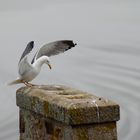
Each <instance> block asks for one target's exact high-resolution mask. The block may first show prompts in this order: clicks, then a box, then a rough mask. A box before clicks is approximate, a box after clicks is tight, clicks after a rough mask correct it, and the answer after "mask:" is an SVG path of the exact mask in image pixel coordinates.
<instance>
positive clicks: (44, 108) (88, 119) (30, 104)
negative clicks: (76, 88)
mask: <svg viewBox="0 0 140 140" xmlns="http://www.w3.org/2000/svg"><path fill="white" fill-rule="evenodd" d="M24 92H25V91H24ZM28 92H29V91H27V93H28ZM16 97H17V106H19V107H21V108H24V109H27V110H31V111H34V112H36V113H38V114H41V115H43V116H45V117H49V118H52V119H55V120H57V121H61V122H63V123H66V124H70V125H76V124H87V123H101V122H111V121H118V120H119V117H120V116H119V105H117V104H115V105H112V106H108V107H100V106H99V108H98V110H97V108H93V107H91V108H88V112H87V109H86V108H76V109H74V108H69V109H67V108H64V107H62V106H58V105H55V104H51V103H49V102H47V101H46V100H43V99H41V98H38V97H36V96H34V97H33V96H31V97H30V96H28V95H26V94H22V91H18V92H17V96H16ZM89 110H91V111H89ZM98 111H99V112H98Z"/></svg>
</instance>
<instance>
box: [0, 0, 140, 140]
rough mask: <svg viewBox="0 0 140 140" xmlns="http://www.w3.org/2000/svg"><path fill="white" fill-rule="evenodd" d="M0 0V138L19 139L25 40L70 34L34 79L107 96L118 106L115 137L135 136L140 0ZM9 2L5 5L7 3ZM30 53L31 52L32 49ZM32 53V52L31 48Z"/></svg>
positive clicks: (43, 40)
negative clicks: (69, 45)
mask: <svg viewBox="0 0 140 140" xmlns="http://www.w3.org/2000/svg"><path fill="white" fill-rule="evenodd" d="M8 3H9V4H8V5H7V2H6V1H5V2H0V36H1V38H0V44H1V51H0V58H1V61H0V65H1V68H0V72H1V75H0V77H1V78H0V82H1V87H0V92H1V94H0V111H1V115H0V140H16V139H18V107H17V106H16V101H15V91H16V90H17V89H18V88H19V87H20V86H21V85H18V86H12V87H7V86H5V83H6V82H8V81H11V80H13V79H15V78H16V77H17V75H18V73H17V63H18V59H19V58H20V55H21V53H22V51H23V50H24V48H25V46H26V44H27V43H28V41H31V40H34V41H35V46H36V47H35V50H37V48H38V47H40V46H41V45H43V44H44V43H46V42H50V41H54V40H59V39H73V40H74V41H75V42H77V43H78V45H77V46H76V47H75V48H73V49H72V50H70V51H68V52H66V53H65V54H62V55H60V56H56V57H52V58H51V63H52V66H53V69H52V70H51V71H50V70H49V69H48V67H47V66H43V68H42V71H41V73H40V75H39V76H38V77H37V78H36V79H35V80H34V81H33V82H34V83H38V84H64V85H67V86H71V87H76V88H78V89H81V90H84V91H89V92H91V93H93V94H96V95H98V96H101V97H104V98H107V99H111V100H113V101H115V102H117V103H119V105H120V107H121V120H120V121H119V122H118V124H117V128H118V136H119V139H120V140H132V139H134V140H139V137H140V134H139V133H140V125H139V124H140V119H139V118H140V113H139V107H140V93H139V91H140V65H139V62H140V55H139V54H140V39H139V37H140V16H139V15H140V8H139V7H140V3H139V1H136V0H133V1H132V0H128V1H126V0H123V1H121V0H117V1H116V0H114V1H112V0H100V1H99V0H98V1H96V0H94V1H93V0H87V1H86V2H84V1H81V0H77V1H76V2H75V1H74V0H71V1H68V2H66V1H64V0H60V1H59V2H56V1H55V0H53V1H43V0H41V1H36V2H34V1H30V2H29V1H24V2H19V1H17V0H14V1H12V2H11V3H10V2H8ZM9 5H10V6H9ZM34 52H35V51H34ZM34 52H33V53H34Z"/></svg>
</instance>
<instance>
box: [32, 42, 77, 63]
mask: <svg viewBox="0 0 140 140" xmlns="http://www.w3.org/2000/svg"><path fill="white" fill-rule="evenodd" d="M75 45H77V44H74V43H73V41H72V40H59V41H55V42H51V43H48V44H45V45H44V46H42V47H41V48H40V50H39V51H38V52H37V53H36V54H35V56H34V58H33V60H32V62H31V63H34V61H35V60H37V59H38V58H39V57H41V56H43V55H46V56H48V57H50V56H53V55H57V54H59V53H63V52H65V51H67V50H69V49H71V48H73V47H75Z"/></svg>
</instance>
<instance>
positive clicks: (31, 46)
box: [19, 41, 34, 63]
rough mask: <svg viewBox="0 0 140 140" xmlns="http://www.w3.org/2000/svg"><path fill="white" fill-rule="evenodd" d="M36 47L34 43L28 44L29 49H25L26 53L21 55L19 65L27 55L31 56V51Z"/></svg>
mask: <svg viewBox="0 0 140 140" xmlns="http://www.w3.org/2000/svg"><path fill="white" fill-rule="evenodd" d="M33 47H34V41H30V42H29V43H28V44H27V47H26V48H25V50H24V52H23V53H22V55H21V58H20V60H19V63H20V61H21V60H22V59H23V58H24V57H25V56H27V54H29V53H30V52H31V50H32V49H33Z"/></svg>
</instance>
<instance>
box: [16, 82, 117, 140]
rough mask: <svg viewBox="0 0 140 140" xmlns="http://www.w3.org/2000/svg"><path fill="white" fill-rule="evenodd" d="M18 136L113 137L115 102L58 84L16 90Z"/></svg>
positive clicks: (28, 139) (38, 139) (33, 139)
mask: <svg viewBox="0 0 140 140" xmlns="http://www.w3.org/2000/svg"><path fill="white" fill-rule="evenodd" d="M16 98H17V100H16V101H17V106H19V108H20V140H117V128H116V121H118V120H119V117H120V115H119V105H118V104H116V103H114V102H112V101H110V100H105V99H103V98H99V97H97V96H94V95H93V94H89V93H86V92H83V91H80V90H77V89H73V88H69V87H65V86H59V85H49V86H48V85H47V86H33V87H22V88H20V89H18V90H17V94H16Z"/></svg>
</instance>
